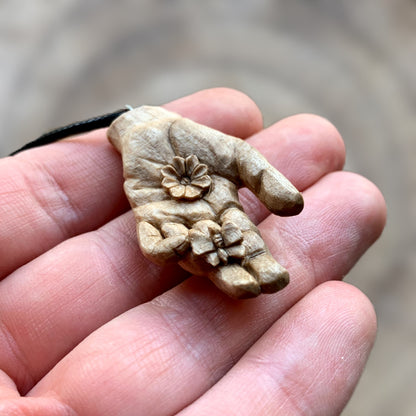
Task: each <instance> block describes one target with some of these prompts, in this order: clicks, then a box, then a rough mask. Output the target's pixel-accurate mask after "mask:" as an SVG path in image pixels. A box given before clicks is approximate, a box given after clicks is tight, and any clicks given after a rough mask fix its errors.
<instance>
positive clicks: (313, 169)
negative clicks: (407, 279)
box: [0, 89, 385, 416]
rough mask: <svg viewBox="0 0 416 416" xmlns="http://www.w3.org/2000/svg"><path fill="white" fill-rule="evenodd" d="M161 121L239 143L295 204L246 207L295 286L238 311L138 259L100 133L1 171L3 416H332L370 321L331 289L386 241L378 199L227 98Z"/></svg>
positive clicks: (328, 158) (315, 139) (359, 302)
mask: <svg viewBox="0 0 416 416" xmlns="http://www.w3.org/2000/svg"><path fill="white" fill-rule="evenodd" d="M166 108H168V109H169V110H172V111H175V112H178V113H180V114H182V115H184V116H186V117H189V118H191V119H193V120H195V121H197V122H199V123H202V124H206V125H208V126H210V127H213V128H216V129H218V130H220V131H223V132H225V133H227V134H231V135H234V136H237V137H243V138H247V137H250V138H249V139H248V141H249V142H250V144H252V145H253V146H254V147H256V148H257V149H258V150H259V151H260V152H261V153H262V154H263V155H265V156H266V158H267V159H268V160H269V162H270V163H271V164H272V165H273V166H275V167H276V168H277V169H279V171H280V172H282V173H283V174H285V176H286V177H288V178H289V180H290V181H291V182H292V183H293V184H294V185H295V186H296V187H297V188H298V189H299V190H300V191H302V192H303V196H304V199H305V209H304V211H303V212H302V214H301V215H299V216H296V217H291V218H283V219H282V218H279V217H275V216H273V215H269V213H268V211H267V210H266V209H265V208H264V207H263V206H262V205H261V204H259V202H258V201H257V199H256V198H253V196H252V194H250V193H249V192H246V190H242V191H241V198H240V200H241V202H242V205H243V206H244V209H245V211H246V212H247V214H248V216H249V217H250V219H251V220H252V221H253V222H254V223H255V224H257V225H258V228H259V229H260V230H261V232H262V236H263V238H264V239H265V241H266V242H267V244H268V246H269V248H270V251H271V253H272V254H273V256H275V257H276V258H278V259H279V261H280V262H281V263H282V264H283V265H284V266H285V267H286V268H287V269H288V270H289V272H290V274H291V283H290V285H289V286H287V287H286V288H285V289H284V290H283V291H281V292H279V293H277V294H275V295H267V296H260V297H258V298H255V299H250V300H245V301H236V300H232V299H230V298H228V297H227V296H225V295H223V294H222V293H221V292H220V291H218V289H216V288H215V287H214V286H213V285H212V284H211V283H210V282H209V281H207V280H205V279H201V278H200V277H190V278H188V279H186V280H184V279H185V278H186V277H188V276H187V274H186V273H185V272H184V271H183V270H182V269H181V268H179V267H177V266H175V265H170V266H166V267H164V268H160V267H158V266H156V265H154V264H151V263H149V262H148V261H147V260H146V259H145V258H144V257H143V256H142V255H141V253H140V251H139V250H138V247H137V241H136V235H135V230H134V219H133V214H132V213H131V212H130V211H129V209H128V204H127V201H126V200H125V197H124V194H123V191H122V183H123V180H122V177H121V162H120V157H119V155H118V153H117V152H116V151H114V149H113V148H112V147H111V146H110V144H109V143H107V141H106V138H105V132H104V131H103V130H101V131H96V132H92V133H91V134H88V135H85V136H83V137H81V138H70V139H68V140H65V141H62V142H60V143H56V144H53V145H50V146H47V147H44V148H38V149H33V150H30V151H27V152H23V153H21V154H19V155H17V156H15V157H12V158H6V159H3V160H1V161H0V217H1V219H2V224H1V227H0V260H1V261H0V276H1V278H2V281H1V282H0V299H1V302H0V369H1V370H2V371H1V372H0V415H12V414H22V415H23V414H30V415H35V416H37V415H42V416H61V415H62V416H63V415H65V416H67V415H75V414H76V415H82V416H90V415H100V416H104V415H117V416H119V415H120V416H123V415H140V414H143V415H168V414H180V415H182V416H183V415H198V416H200V415H224V414H227V415H229V414H230V415H232V414H235V415H237V414H238V415H266V414H282V415H288V414H300V413H305V412H308V413H310V414H316V415H322V414H325V415H331V414H339V412H340V411H341V409H342V408H343V406H344V405H345V404H346V402H347V401H348V399H349V397H350V395H351V393H352V391H353V389H354V387H355V385H356V383H357V381H358V378H359V375H360V373H361V371H362V369H363V367H364V364H365V361H366V359H367V357H368V354H369V351H370V349H371V346H372V343H373V341H374V337H375V327H376V323H375V316H374V311H373V308H372V306H371V304H370V302H369V301H368V299H367V298H366V297H365V296H364V295H363V294H362V293H361V292H360V291H359V290H357V289H356V288H354V287H352V286H350V285H348V284H345V283H342V282H336V281H334V280H338V279H341V278H342V277H343V276H344V275H345V274H346V273H347V272H348V270H349V269H350V268H351V267H352V266H353V265H354V264H355V262H356V261H357V260H358V259H359V257H360V256H361V255H362V254H363V253H364V252H365V250H366V249H367V248H368V247H369V246H370V245H371V244H372V243H373V242H374V241H375V240H376V239H377V237H378V236H379V235H380V233H381V231H382V229H383V226H384V222H385V205H384V201H383V198H382V196H381V195H380V193H379V191H378V190H377V189H376V188H375V187H374V185H372V184H371V183H370V182H368V181H367V180H365V179H364V178H362V177H360V176H358V175H355V174H352V173H347V172H340V171H339V169H341V168H342V165H343V162H344V147H343V144H342V141H341V139H340V137H339V134H338V133H337V131H336V130H335V129H334V128H333V127H332V126H331V125H330V124H329V123H328V122H327V121H326V120H323V119H321V118H319V117H316V116H311V115H299V116H294V117H290V118H288V119H285V120H282V121H280V122H278V123H277V124H275V125H273V126H271V127H269V128H267V129H264V130H262V125H261V116H260V114H259V111H258V109H257V108H256V107H255V106H254V104H253V103H252V102H251V101H250V100H249V99H247V98H246V97H244V96H242V95H241V94H240V93H237V92H233V91H229V90H222V89H220V90H209V91H203V92H200V93H198V94H195V95H192V96H189V97H185V98H183V99H180V100H177V101H175V102H173V103H170V104H168V105H167V106H166ZM126 211H128V212H126Z"/></svg>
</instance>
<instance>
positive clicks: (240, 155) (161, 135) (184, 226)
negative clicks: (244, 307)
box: [108, 106, 303, 298]
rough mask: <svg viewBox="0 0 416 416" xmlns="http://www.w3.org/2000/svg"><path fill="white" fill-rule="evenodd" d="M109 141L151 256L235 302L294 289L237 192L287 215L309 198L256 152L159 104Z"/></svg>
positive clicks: (127, 116) (130, 115)
mask: <svg viewBox="0 0 416 416" xmlns="http://www.w3.org/2000/svg"><path fill="white" fill-rule="evenodd" d="M108 137H109V140H110V142H111V143H112V144H113V145H114V146H115V147H116V148H117V150H118V151H119V152H120V153H121V155H122V158H123V170H124V178H125V182H124V190H125V192H126V195H127V198H128V199H129V202H130V205H131V207H132V209H133V212H134V215H135V218H136V224H137V236H138V240H139V244H140V248H141V250H142V252H143V254H144V255H145V256H146V257H147V258H148V259H150V260H151V261H153V262H155V263H157V264H160V265H163V264H166V263H168V262H173V261H176V262H179V264H180V265H181V266H182V267H183V268H184V269H185V270H187V271H189V272H191V273H193V274H196V275H199V276H207V277H209V278H210V279H211V280H212V282H213V283H214V284H215V285H216V286H218V287H219V288H220V289H221V290H222V291H223V292H225V293H226V294H228V295H229V296H231V297H234V298H248V297H253V296H257V295H259V294H260V293H274V292H276V291H278V290H280V289H282V288H284V287H285V286H286V285H287V284H288V282H289V274H288V272H287V271H286V270H285V269H284V268H283V267H282V266H281V265H280V264H278V263H277V262H276V261H275V260H274V259H273V257H272V256H271V254H270V252H269V250H268V248H267V247H266V244H265V243H264V241H263V239H262V237H261V235H260V232H259V230H258V229H257V227H256V226H255V225H254V224H253V223H252V221H251V220H250V219H249V218H248V216H247V214H246V213H245V212H244V211H243V208H242V206H241V204H240V201H239V199H238V193H237V191H238V189H239V188H240V187H242V186H246V187H247V188H249V189H250V190H251V191H252V192H253V193H254V194H256V195H257V197H258V198H259V199H260V200H261V201H262V202H263V204H264V205H265V206H266V207H267V208H268V209H269V210H270V211H271V212H273V213H274V214H277V215H282V216H288V215H296V214H298V213H299V212H300V211H301V210H302V208H303V199H302V195H301V194H300V193H299V192H298V191H297V190H296V188H295V187H294V186H293V185H292V184H291V183H290V182H289V181H288V180H287V179H286V178H285V177H284V176H283V175H282V174H281V173H279V172H278V171H277V170H276V169H274V168H273V167H272V166H271V165H270V164H269V163H268V162H267V161H266V159H265V158H264V157H263V156H262V155H261V154H260V153H259V152H258V151H257V150H255V149H254V148H252V147H251V146H250V145H249V144H248V143H246V142H245V141H243V140H241V139H238V138H236V137H232V136H228V135H226V134H223V133H221V132H219V131H216V130H213V129H211V128H209V127H206V126H202V125H200V124H197V123H195V122H193V121H191V120H188V119H185V118H182V117H181V116H179V115H178V114H175V113H171V112H169V111H167V110H164V109H163V108H160V107H148V106H143V107H139V108H136V109H134V110H131V111H128V112H126V113H124V114H123V115H121V116H120V117H118V118H117V119H116V120H115V121H114V122H113V123H112V124H111V126H110V128H109V130H108Z"/></svg>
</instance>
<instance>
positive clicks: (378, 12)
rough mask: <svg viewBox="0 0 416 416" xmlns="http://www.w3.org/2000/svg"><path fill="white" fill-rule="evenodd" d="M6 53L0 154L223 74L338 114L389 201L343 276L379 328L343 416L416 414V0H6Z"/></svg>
mask: <svg viewBox="0 0 416 416" xmlns="http://www.w3.org/2000/svg"><path fill="white" fill-rule="evenodd" d="M0 62H1V65H0V76H1V80H2V82H1V84H0V126H1V132H2V135H1V138H0V155H2V156H4V155H6V154H8V153H9V152H10V151H12V150H14V149H16V148H17V147H19V146H20V145H22V144H24V143H26V142H27V141H29V140H32V139H33V138H35V137H36V136H38V135H40V134H41V133H43V132H44V131H46V130H48V129H50V128H52V127H55V126H60V125H62V124H66V123H68V122H71V121H74V120H78V119H82V118H86V117H88V116H93V115H97V114H100V113H104V112H107V111H112V110H114V109H117V108H119V107H120V106H123V105H124V104H131V105H139V104H143V103H146V104H160V103H162V102H165V101H167V100H170V99H173V98H176V97H179V96H182V95H184V94H187V93H190V92H192V91H195V90H198V89H201V88H207V87H211V86H219V85H224V86H229V87H234V88H237V89H240V90H242V91H244V92H246V93H247V94H249V95H250V96H251V97H252V98H253V99H254V100H255V101H256V102H257V103H258V105H259V106H260V108H261V109H262V111H263V112H264V116H265V122H266V124H270V123H272V122H273V121H275V120H277V119H279V118H281V117H284V116H287V115H290V114H294V113H298V112H313V113H318V114H321V115H323V116H326V117H327V118H329V119H330V120H331V121H332V122H333V123H334V124H335V125H336V126H337V127H338V128H339V130H340V131H341V133H342V134H343V136H344V139H345V142H346V146H347V152H348V162H347V169H350V170H354V171H356V172H359V173H361V174H363V175H365V176H367V177H368V178H370V179H371V180H372V181H374V182H375V183H376V184H377V185H378V186H379V187H380V188H381V190H382V191H383V193H384V195H385V197H386V199H387V203H388V209H389V218H388V226H387V229H386V231H385V233H384V235H383V237H382V239H381V240H380V241H379V242H378V243H377V244H376V246H375V247H374V248H372V249H371V250H370V251H369V252H368V253H367V255H366V256H364V258H363V259H362V260H361V262H360V263H359V264H358V265H357V266H356V268H355V269H354V270H353V271H352V272H351V273H350V274H349V275H348V276H347V280H348V281H349V282H352V283H353V284H355V285H357V286H358V287H360V288H361V289H362V290H363V291H364V292H365V293H366V294H367V295H368V296H369V297H370V299H371V300H372V301H373V303H374V305H375V307H376V310H377V314H378V319H379V335H378V339H377V343H376V346H375V348H374V351H373V353H372V356H371V358H370V362H369V364H368V366H367V368H366V371H365V373H364V376H363V378H362V380H361V382H360V384H359V386H358V388H357V391H356V392H355V394H354V396H353V399H352V400H351V402H350V404H349V405H348V407H347V408H346V410H345V411H344V415H409V416H410V415H414V414H416V395H415V387H414V379H415V376H416V325H415V320H416V306H415V305H416V302H415V299H416V280H415V270H416V257H415V256H414V252H415V248H416V233H415V231H416V226H415V224H416V221H415V220H416V214H415V213H416V168H415V166H416V163H415V162H416V149H415V147H416V140H415V134H416V133H415V132H416V70H415V63H416V2H415V1H414V0H395V1H394V2H393V1H391V0H366V1H357V0H345V1H337V2H334V1H330V0H314V1H311V0H292V1H283V0H281V1H276V0H259V1H255V2H254V1H253V2H249V1H219V0H218V1H212V2H203V1H200V2H198V1H193V0H179V1H175V2H173V1H172V2H166V1H162V0H157V1H154V0H152V1H150V0H147V1H141V2H136V1H133V0H123V1H120V2H113V1H110V0H103V1H100V2H98V1H82V0H60V1H56V2H48V1H41V0H38V1H32V0H20V1H13V0H4V1H2V2H1V3H0Z"/></svg>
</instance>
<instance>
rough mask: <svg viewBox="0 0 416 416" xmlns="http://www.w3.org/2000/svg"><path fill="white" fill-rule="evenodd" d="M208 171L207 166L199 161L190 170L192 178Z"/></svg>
mask: <svg viewBox="0 0 416 416" xmlns="http://www.w3.org/2000/svg"><path fill="white" fill-rule="evenodd" d="M207 172H208V166H207V165H204V164H203V163H199V164H198V165H197V166H196V167H195V169H194V170H193V171H192V180H194V179H196V178H199V177H200V176H203V175H206V174H207Z"/></svg>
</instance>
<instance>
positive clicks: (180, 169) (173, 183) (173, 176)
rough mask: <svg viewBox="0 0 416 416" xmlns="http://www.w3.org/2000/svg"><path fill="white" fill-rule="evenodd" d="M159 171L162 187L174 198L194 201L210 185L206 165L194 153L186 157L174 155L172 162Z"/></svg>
mask: <svg viewBox="0 0 416 416" xmlns="http://www.w3.org/2000/svg"><path fill="white" fill-rule="evenodd" d="M161 172H162V175H163V180H162V185H163V187H164V188H165V189H166V190H167V191H168V192H169V194H170V195H171V196H172V197H173V198H175V199H187V200H188V201H194V200H196V199H198V198H201V197H202V195H203V194H204V193H205V192H207V191H208V189H209V187H210V186H211V178H210V176H209V175H207V172H208V167H207V165H204V164H203V163H199V160H198V158H197V157H196V156H195V155H191V156H188V157H187V158H186V159H185V158H183V157H180V156H175V157H174V158H173V161H172V164H171V165H166V166H164V167H163V168H162V170H161Z"/></svg>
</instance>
